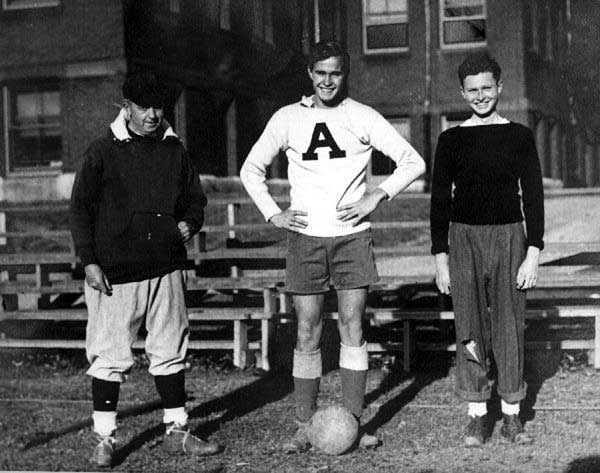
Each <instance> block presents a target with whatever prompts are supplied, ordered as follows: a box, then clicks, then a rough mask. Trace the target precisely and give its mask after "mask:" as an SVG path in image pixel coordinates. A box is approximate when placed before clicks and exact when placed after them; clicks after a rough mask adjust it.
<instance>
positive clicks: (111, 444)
mask: <svg viewBox="0 0 600 473" xmlns="http://www.w3.org/2000/svg"><path fill="white" fill-rule="evenodd" d="M94 434H95V439H96V440H97V441H98V444H97V445H96V447H95V448H94V451H93V453H92V456H91V457H90V463H91V464H93V465H94V466H97V467H99V468H110V467H111V466H112V460H113V454H114V451H115V444H116V443H117V441H116V439H115V437H114V432H113V433H111V434H110V435H107V436H106V437H103V436H102V435H99V434H98V433H96V432H94Z"/></svg>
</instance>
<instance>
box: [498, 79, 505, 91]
mask: <svg viewBox="0 0 600 473" xmlns="http://www.w3.org/2000/svg"><path fill="white" fill-rule="evenodd" d="M497 85H498V93H500V92H502V86H503V85H504V82H502V79H500V80H499V81H498V83H497Z"/></svg>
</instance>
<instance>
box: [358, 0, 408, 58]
mask: <svg viewBox="0 0 600 473" xmlns="http://www.w3.org/2000/svg"><path fill="white" fill-rule="evenodd" d="M362 23H363V28H362V29H363V31H362V33H363V52H364V53H365V54H380V53H395V52H401V51H407V50H408V0H363V22H362Z"/></svg>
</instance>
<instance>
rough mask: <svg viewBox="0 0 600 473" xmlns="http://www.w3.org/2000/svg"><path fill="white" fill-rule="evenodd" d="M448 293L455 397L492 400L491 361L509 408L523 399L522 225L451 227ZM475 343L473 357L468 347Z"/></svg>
mask: <svg viewBox="0 0 600 473" xmlns="http://www.w3.org/2000/svg"><path fill="white" fill-rule="evenodd" d="M449 242H450V289H451V292H452V302H453V306H454V319H455V325H456V393H457V394H458V396H459V397H461V398H462V399H464V400H467V401H471V402H481V401H485V400H487V399H489V397H490V385H489V382H488V371H489V369H488V367H489V363H488V356H489V354H490V353H492V354H493V356H494V360H495V363H496V367H497V370H498V384H497V389H498V394H499V395H500V397H501V398H502V399H504V401H506V402H508V403H516V402H519V401H520V400H521V399H523V398H524V397H525V389H526V387H525V382H524V381H523V359H524V329H525V292H524V291H520V290H518V289H517V288H516V279H517V271H518V269H519V266H520V265H521V263H522V262H523V259H524V253H525V232H524V230H523V225H522V224H521V223H511V224H505V225H466V224H461V223H454V222H453V223H452V224H451V227H450V235H449ZM470 341H472V342H475V350H474V351H475V355H476V356H473V355H472V354H471V353H470V352H469V350H467V348H466V345H467V344H468V343H469V342H470Z"/></svg>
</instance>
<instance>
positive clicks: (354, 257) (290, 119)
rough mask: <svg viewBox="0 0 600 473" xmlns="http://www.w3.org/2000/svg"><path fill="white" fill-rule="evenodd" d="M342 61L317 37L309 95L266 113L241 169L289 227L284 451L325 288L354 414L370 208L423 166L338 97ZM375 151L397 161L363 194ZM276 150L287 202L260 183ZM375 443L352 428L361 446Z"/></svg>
mask: <svg viewBox="0 0 600 473" xmlns="http://www.w3.org/2000/svg"><path fill="white" fill-rule="evenodd" d="M348 69H349V59H348V54H347V53H346V51H345V50H344V49H343V47H342V46H341V45H340V44H339V43H335V42H328V43H319V44H317V45H316V46H315V48H314V50H313V52H312V54H311V57H310V58H309V64H308V74H309V76H310V78H311V80H312V84H313V89H314V95H312V96H311V97H303V98H302V100H301V101H300V102H298V103H295V104H292V105H288V106H286V107H283V108H281V109H280V110H278V111H277V112H276V113H275V114H274V115H273V117H272V118H271V120H270V121H269V122H268V124H267V126H266V128H265V130H264V132H263V134H262V135H261V137H260V138H259V140H258V141H257V142H256V144H255V145H254V147H253V148H252V150H251V151H250V154H249V155H248V157H247V159H246V161H245V163H244V165H243V167H242V170H241V173H240V175H241V178H242V182H243V183H244V186H245V188H246V190H247V191H248V193H249V194H250V196H251V197H252V199H253V200H254V202H255V203H256V205H257V206H258V208H259V209H260V211H261V212H262V214H263V216H264V218H265V219H266V220H267V221H269V222H271V223H272V224H273V225H274V226H275V227H278V228H284V229H286V230H288V255H287V261H286V290H287V291H289V292H290V293H291V294H292V298H293V303H294V308H295V311H296V315H297V317H298V332H297V341H296V349H295V350H294V361H293V373H292V374H293V377H294V398H295V403H296V417H297V419H296V420H297V423H298V425H299V428H298V430H297V432H296V433H295V435H294V436H293V437H292V438H291V439H289V440H287V441H285V442H284V444H283V449H284V450H285V451H287V452H301V451H304V450H306V449H308V448H309V447H310V443H309V441H308V437H307V432H306V427H307V423H308V421H309V420H310V418H311V416H312V415H313V413H314V412H315V409H316V400H317V394H318V390H319V380H320V378H321V373H322V365H321V352H320V348H319V347H320V338H321V332H322V328H323V319H322V312H323V303H324V298H325V293H326V292H328V291H329V289H330V287H331V286H333V288H334V289H335V290H336V292H337V298H338V312H339V320H338V329H339V333H340V339H341V347H340V377H341V381H342V392H343V399H344V405H345V406H346V407H347V408H348V409H349V410H350V412H352V414H353V415H354V416H355V417H356V418H357V419H360V416H361V414H362V410H363V402H364V394H365V387H366V379H367V369H368V353H367V344H366V342H365V340H364V338H363V332H362V316H363V314H364V310H365V305H366V299H367V291H368V286H369V284H372V283H374V282H376V281H377V280H378V275H377V269H376V267H375V259H374V255H373V241H372V236H371V230H370V223H369V215H370V214H371V213H372V212H373V211H374V210H375V209H376V208H377V206H378V205H379V203H380V202H381V201H382V200H384V199H387V200H389V199H391V198H393V197H394V196H395V195H397V194H398V193H399V192H401V191H402V190H404V189H405V188H406V187H408V186H409V185H410V184H411V183H412V182H413V181H414V180H415V179H417V178H418V177H419V176H420V175H421V174H422V173H423V172H424V171H425V164H424V162H423V159H422V158H421V157H420V156H419V154H418V153H417V152H416V151H415V150H414V149H413V147H412V146H411V145H410V144H409V143H407V142H406V141H405V140H404V139H403V138H402V137H401V136H400V135H399V134H398V133H397V132H396V130H394V128H393V127H392V126H391V125H390V124H389V123H388V122H387V121H386V120H385V119H384V118H383V117H382V116H381V115H380V114H379V113H378V112H376V111H375V110H374V109H372V108H371V107H368V106H366V105H363V104H360V103H358V102H356V101H354V100H352V99H350V98H348V97H346V96H345V94H344V83H345V79H346V76H347V74H348ZM373 149H376V150H378V151H380V152H382V153H383V154H385V155H387V156H389V157H390V158H391V159H392V160H393V161H394V162H395V163H396V169H395V171H394V173H393V174H392V175H391V176H390V177H389V178H388V179H386V180H385V181H384V182H382V183H381V184H380V185H379V186H378V187H377V188H375V189H374V190H373V191H371V192H368V191H367V190H366V171H367V165H368V162H369V160H370V159H371V153H372V150H373ZM280 152H285V154H286V155H287V159H288V178H289V182H290V197H291V205H290V207H289V208H288V209H287V210H282V209H281V208H280V207H279V206H278V205H277V203H276V202H275V200H274V199H273V198H272V196H271V195H270V194H269V191H268V188H267V185H266V182H265V181H266V172H267V167H268V166H269V165H270V164H271V163H272V162H273V160H274V159H275V158H276V157H277V156H278V155H279V153H280ZM377 443H378V440H377V438H376V437H374V436H373V435H369V434H367V433H366V432H364V431H361V432H360V437H359V442H358V445H359V447H372V446H375V445H377Z"/></svg>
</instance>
